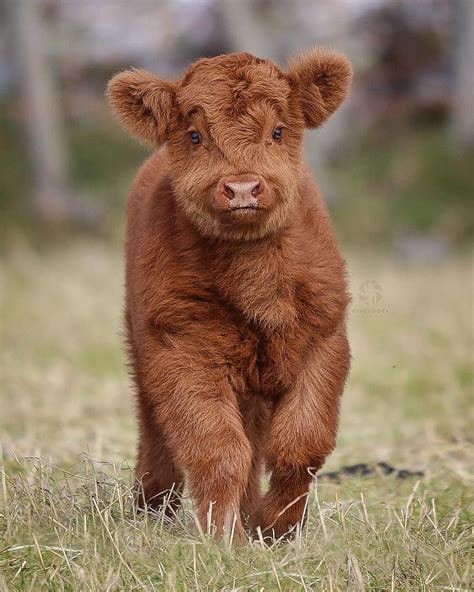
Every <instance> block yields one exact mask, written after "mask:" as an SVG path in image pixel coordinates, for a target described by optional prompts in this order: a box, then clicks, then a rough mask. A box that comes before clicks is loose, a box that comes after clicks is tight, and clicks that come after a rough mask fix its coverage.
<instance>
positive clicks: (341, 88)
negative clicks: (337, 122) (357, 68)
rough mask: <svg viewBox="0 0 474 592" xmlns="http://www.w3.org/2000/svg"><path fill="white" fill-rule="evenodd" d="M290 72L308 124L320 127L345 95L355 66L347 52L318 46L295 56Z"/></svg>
mask: <svg viewBox="0 0 474 592" xmlns="http://www.w3.org/2000/svg"><path fill="white" fill-rule="evenodd" d="M288 76H289V78H290V81H291V83H292V85H293V86H294V87H295V88H296V91H297V93H298V97H299V100H300V105H301V108H302V110H303V114H304V118H305V122H306V127H318V126H320V125H321V124H322V123H324V121H326V119H327V118H328V117H329V116H330V115H331V114H332V113H334V111H335V110H336V109H337V108H338V107H339V105H340V104H341V103H342V101H343V100H344V99H345V97H346V94H347V91H348V89H349V86H350V83H351V80H352V66H351V64H350V62H349V60H348V59H347V58H346V57H345V56H344V54H342V53H339V52H335V51H330V50H328V49H323V48H319V47H317V48H314V49H313V50H311V51H309V52H308V53H304V54H301V55H298V56H296V57H294V58H293V59H292V60H291V61H290V64H289V70H288Z"/></svg>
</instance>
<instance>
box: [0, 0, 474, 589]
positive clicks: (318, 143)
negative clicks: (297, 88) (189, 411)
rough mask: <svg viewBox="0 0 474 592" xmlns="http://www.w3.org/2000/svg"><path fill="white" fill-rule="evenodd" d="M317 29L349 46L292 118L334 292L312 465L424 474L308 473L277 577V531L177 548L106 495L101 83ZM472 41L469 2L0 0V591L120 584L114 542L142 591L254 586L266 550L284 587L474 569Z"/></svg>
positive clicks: (110, 443)
mask: <svg viewBox="0 0 474 592" xmlns="http://www.w3.org/2000/svg"><path fill="white" fill-rule="evenodd" d="M313 45H327V46H331V47H334V48H337V49H340V50H342V51H344V52H346V54H347V55H348V56H349V58H350V60H351V61H352V63H353V65H354V69H355V78H354V84H353V89H352V92H351V94H350V97H349V99H348V100H347V101H346V103H345V104H344V105H343V107H342V108H341V109H340V110H339V111H338V112H337V113H336V114H335V115H334V116H333V117H332V118H331V119H330V120H329V121H328V122H327V124H325V125H324V126H323V127H322V128H321V129H318V130H315V131H311V132H307V133H306V146H305V156H306V159H307V161H308V162H309V163H310V165H311V167H312V168H313V169H314V171H315V174H316V177H317V180H318V182H319V184H320V186H321V188H322V191H323V194H324V197H325V198H326V200H327V202H328V205H329V208H330V210H331V212H332V218H333V221H334V224H335V228H336V232H337V235H338V238H339V240H340V242H341V249H342V252H343V255H344V257H345V258H346V259H347V262H348V275H349V279H350V289H351V295H352V305H351V307H350V314H349V335H350V342H351V348H352V356H353V359H352V369H351V373H350V377H349V380H348V383H347V386H346V390H345V394H344V398H343V404H342V413H341V423H340V429H339V434H338V442H337V447H336V450H335V451H334V453H333V454H332V455H331V457H330V459H329V460H328V462H327V464H326V466H325V469H324V470H326V471H334V470H339V469H340V468H341V467H344V466H347V465H351V464H356V463H368V464H369V465H372V466H374V464H375V463H377V462H380V461H384V462H387V463H388V464H390V465H392V466H395V467H397V468H399V469H410V470H421V471H422V472H423V476H417V477H416V478H414V477H409V478H406V479H397V478H396V477H395V476H394V475H393V474H392V475H385V474H381V472H380V471H377V470H376V471H375V472H373V473H371V474H370V475H368V476H360V475H359V476H357V475H353V476H351V477H347V478H343V479H342V480H341V482H340V483H336V482H334V483H333V482H328V481H327V480H324V479H318V482H317V486H316V487H317V491H318V498H317V499H316V498H311V500H312V501H310V502H309V508H310V510H309V512H310V519H309V527H308V531H307V532H308V533H309V534H308V537H307V538H306V539H305V540H306V542H305V543H304V545H302V546H300V545H299V544H298V545H296V546H295V547H294V549H295V550H296V551H295V553H296V555H294V557H295V559H294V561H293V560H292V559H291V552H290V550H289V549H291V548H292V547H285V548H283V547H282V548H281V549H280V551H278V553H279V555H278V556H279V557H280V558H281V563H278V564H277V566H279V567H278V569H279V571H280V574H281V573H282V572H285V574H287V575H288V577H290V576H291V582H290V581H289V580H286V581H285V580H282V581H284V582H285V583H284V584H282V586H283V587H280V583H279V580H278V577H277V573H276V571H275V563H274V558H275V553H277V551H276V550H275V553H273V552H272V553H271V554H266V553H264V554H260V553H257V552H254V553H255V554H251V553H250V549H249V554H247V553H245V555H242V556H241V557H247V559H245V561H248V562H250V563H245V561H244V562H242V561H241V559H240V558H239V559H238V560H236V561H235V562H234V563H231V562H228V561H227V560H226V561H221V560H220V559H218V560H217V561H216V555H214V554H212V555H209V556H207V557H208V558H207V559H206V556H205V557H204V561H203V560H202V559H201V558H200V555H198V559H197V560H196V555H195V551H196V548H197V549H198V552H199V553H201V552H203V551H202V548H201V550H200V551H199V549H200V547H199V546H198V547H196V545H195V543H194V539H193V538H190V537H189V535H188V534H183V533H182V531H181V530H180V528H181V527H179V528H175V529H172V528H171V527H169V526H168V525H166V524H165V528H164V529H163V522H162V521H161V519H160V520H159V522H160V524H161V526H159V527H157V524H156V523H155V520H149V521H141V520H140V521H136V522H135V521H132V522H130V520H131V519H129V515H130V516H131V515H132V512H131V506H130V511H128V510H126V512H125V514H124V509H123V501H122V500H126V499H129V502H130V496H128V498H127V497H126V496H127V494H126V491H129V490H127V489H125V493H124V495H123V496H122V493H120V494H119V493H118V492H119V490H120V491H122V492H123V491H124V489H123V483H125V484H126V483H131V482H132V472H131V470H130V467H133V465H134V456H135V447H136V439H137V433H136V420H135V410H134V404H133V397H132V387H131V384H130V380H129V378H128V375H127V366H126V361H125V355H124V348H123V338H122V333H123V322H122V306H123V305H122V302H123V256H122V236H123V226H124V210H125V208H124V203H125V199H126V194H127V192H128V188H129V185H130V182H131V180H132V177H133V175H134V172H135V170H136V168H137V166H138V165H139V163H140V162H141V161H142V160H143V159H144V158H145V157H146V154H147V149H145V148H144V147H142V146H140V145H139V144H138V143H137V142H135V141H133V140H132V139H131V138H129V137H128V136H127V134H126V133H125V132H124V131H123V130H122V129H121V128H120V127H119V125H118V124H117V122H115V121H114V120H113V118H112V117H111V115H110V113H109V111H108V108H107V105H106V101H105V99H104V91H105V87H106V84H107V81H108V80H109V79H110V77H111V76H112V75H113V74H114V73H116V72H117V71H119V70H121V69H124V68H130V67H132V66H135V67H137V66H138V67H142V68H146V69H149V70H151V71H153V72H156V73H157V74H158V75H160V76H162V77H170V78H171V77H175V76H176V77H177V76H179V75H180V73H181V72H182V71H183V70H184V68H185V67H186V66H187V65H188V64H189V63H190V62H192V61H194V60H195V59H196V58H198V57H202V56H212V55H215V54H219V53H222V52H231V51H236V50H245V51H250V52H252V53H255V54H257V55H259V56H261V57H271V58H273V59H275V60H277V61H279V62H280V63H282V64H283V65H284V64H285V61H286V59H287V57H288V56H290V55H291V54H292V53H294V52H297V51H299V50H302V49H307V48H310V47H311V46H313ZM473 64H474V0H0V473H2V476H1V478H0V480H1V481H2V487H0V540H1V541H2V543H3V545H2V546H3V549H2V550H1V551H0V555H1V557H0V589H2V590H4V589H5V590H6V589H8V584H6V583H5V582H6V580H4V579H2V577H5V578H7V581H11V582H12V584H11V589H12V590H13V589H15V590H17V589H18V590H20V589H28V590H32V589H48V590H49V589H52V588H51V586H52V587H53V588H54V589H71V586H72V587H73V588H74V589H83V588H84V589H86V588H87V589H90V590H124V589H126V590H129V589H132V588H133V589H136V583H137V582H136V580H135V579H133V578H131V576H130V567H129V566H130V565H132V566H133V569H136V568H137V569H138V570H139V571H138V572H137V573H140V577H142V575H143V578H145V574H146V575H147V576H149V575H151V576H152V577H153V578H154V581H155V582H156V583H157V587H156V589H160V590H161V589H166V590H184V589H186V590H188V589H189V590H191V589H192V590H194V589H196V590H197V589H200V590H201V589H202V590H204V589H205V590H208V589H210V588H209V585H210V581H211V580H212V582H213V586H215V589H222V590H224V589H225V590H227V589H229V590H230V587H231V584H230V582H232V581H233V582H234V584H235V582H239V584H238V585H239V586H240V585H241V584H242V585H243V586H244V587H245V588H246V589H247V583H248V589H257V588H258V589H259V590H260V589H261V590H264V589H265V590H274V589H276V588H275V580H273V579H272V578H273V574H275V578H276V582H277V583H278V589H280V590H283V589H284V590H290V589H291V590H296V589H297V588H296V585H295V581H296V579H295V577H297V579H298V581H299V580H300V576H301V582H303V575H301V574H302V573H304V574H305V576H304V581H305V582H312V581H314V582H316V581H317V580H315V579H314V577H315V574H320V573H321V572H322V575H321V577H322V578H323V580H321V581H323V583H324V582H326V585H322V584H321V586H319V584H315V586H316V588H317V589H318V590H319V589H321V590H326V589H327V590H333V589H341V590H346V589H351V590H352V589H353V590H356V589H357V590H362V589H365V588H364V586H363V583H361V582H362V579H363V580H364V581H365V582H366V583H367V589H371V590H372V589H373V590H389V589H397V590H398V589H400V590H405V589H410V590H427V589H435V588H436V589H446V590H447V589H449V590H451V589H452V590H454V589H456V590H468V589H469V590H470V589H472V581H471V580H472V561H471V558H470V557H469V552H468V549H469V539H468V536H469V534H470V533H472V524H473V516H474V498H473V495H472V492H473V491H474V488H473V485H474V474H473V467H474V436H473V434H474V430H473V426H474V417H473V414H474V405H473V390H474V389H473V382H474V375H473V368H474V365H473V353H474V339H473V325H472V311H473V304H474V298H473V286H474V283H473V281H472V280H473V266H472V262H473V259H472V245H473V238H474V216H473V207H472V202H473V195H474V175H473V172H474V116H473V105H474V76H473V72H474V69H473ZM120 488H121V489H120ZM67 492H69V493H67ZM116 492H117V493H116ZM84 500H86V501H84ZM101 500H102V501H101ZM316 501H317V503H316ZM97 503H100V504H101V505H100V507H99V505H97ZM91 504H92V505H91ZM320 504H321V505H320ZM361 504H362V506H363V511H362V506H361ZM118 506H120V509H119V507H118ZM127 507H128V506H127ZM321 508H322V509H321ZM335 508H337V511H336V510H335ZM339 508H342V509H343V511H340V510H339ZM323 516H327V518H326V519H325V520H323ZM338 516H339V518H338ZM341 516H342V517H341ZM346 521H347V522H346ZM325 522H326V524H327V530H326V526H324V524H325ZM101 523H103V525H104V529H102V530H101V528H102V527H101V526H100V524H101ZM86 524H87V525H88V529H87V528H86ZM321 524H322V527H323V531H321V530H320V526H321ZM374 525H375V526H374ZM109 527H110V530H109ZM112 532H113V534H111V533H112ZM183 532H184V531H183ZM81 533H82V534H81ZM109 537H110V539H109ZM120 537H121V538H120ZM145 541H152V542H153V543H148V542H147V543H145ZM33 543H34V544H33ZM111 543H112V545H111ZM9 545H13V546H11V547H10V546H9ZM40 545H43V546H42V547H41V548H42V549H43V550H42V551H40ZM44 545H46V546H44ZM117 545H118V546H119V547H120V548H121V549H122V553H123V557H125V559H124V558H123V557H122V555H121V554H120V553H119V556H120V560H121V561H120V563H119V559H118V556H115V551H114V549H113V548H112V547H114V548H117V551H118V546H117ZM147 545H149V546H147ZM152 545H153V546H152ZM65 549H67V552H68V556H69V559H68V556H66V551H65ZM287 549H288V550H287ZM304 549H307V550H306V551H304ZM300 551H301V552H303V553H305V554H304V555H301V554H300ZM156 553H158V555H157V554H156ZM212 553H214V551H212ZM111 554H114V561H115V567H114V564H113V562H112V560H111V557H112V555H111ZM63 555H64V557H63ZM346 555H347V556H346ZM157 556H158V557H159V561H158V562H157V561H156V558H157ZM288 557H290V559H288ZM183 558H184V559H183ZM356 558H358V559H356ZM320 560H321V561H320ZM292 561H293V563H292ZM45 562H46V563H45ZM196 563H197V564H198V565H200V563H202V566H203V568H199V573H197V572H196ZM122 564H123V565H122ZM316 564H317V565H316ZM45 565H46V566H47V567H45ZM71 565H72V567H71ZM321 565H322V567H321V568H320V566H321ZM163 566H165V567H163ZM204 566H205V567H204ZM76 568H77V569H76ZM125 568H126V569H125ZM2 569H3V570H4V572H3V573H4V574H6V575H5V576H2ZM213 569H214V570H215V571H212V570H213ZM210 570H211V571H210ZM255 570H256V573H254V575H253V576H252V578H253V579H252V580H241V576H242V577H243V574H244V573H246V572H247V571H248V572H249V574H250V573H251V572H252V573H253V572H255ZM165 572H166V573H167V575H166V573H165ZM211 573H212V574H215V575H212V576H211V575H210V574H211ZM131 574H132V576H133V572H131ZM183 574H184V575H183ZM265 574H269V575H265ZM295 574H296V575H295ZM298 574H299V575H298ZM351 574H352V575H351ZM361 574H362V575H361ZM356 576H357V577H356ZM197 577H199V580H200V581H201V583H202V587H201V586H199V585H198V581H197V579H196V578H197ZM282 577H283V575H282ZM71 578H72V579H71ZM209 578H211V580H210V579H209ZM350 578H355V579H353V581H352V584H351V585H350V583H349V579H350ZM359 580H360V581H359ZM257 581H258V582H259V584H258V586H257ZM21 582H23V583H24V586H25V587H22V586H21ZM42 582H43V583H44V585H43V586H42ZM45 582H46V583H45ZM127 582H128V583H127ZM159 582H165V584H163V586H162V587H160V584H159ZM183 582H184V583H183ZM186 582H187V584H186ZM251 582H254V584H252V585H251ZM269 582H270V583H269ZM357 582H359V584H357V585H356V583H357ZM53 584H54V585H53ZM150 584H151V580H150ZM232 586H233V584H232ZM303 586H304V589H305V590H307V589H308V590H309V589H312V587H311V585H310V584H309V583H308V585H306V583H304V584H303ZM149 589H151V587H150V588H149ZM153 589H155V587H154V586H153ZM213 589H214V588H213ZM232 589H234V587H232ZM239 589H241V588H239ZM298 589H303V587H302V588H298Z"/></svg>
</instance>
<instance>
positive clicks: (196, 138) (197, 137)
mask: <svg viewBox="0 0 474 592" xmlns="http://www.w3.org/2000/svg"><path fill="white" fill-rule="evenodd" d="M191 142H192V143H193V144H196V145H197V144H200V143H201V134H200V133H199V132H191Z"/></svg>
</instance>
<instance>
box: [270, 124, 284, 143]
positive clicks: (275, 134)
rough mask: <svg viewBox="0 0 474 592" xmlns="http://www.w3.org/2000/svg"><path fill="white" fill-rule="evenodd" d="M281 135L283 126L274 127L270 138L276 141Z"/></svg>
mask: <svg viewBox="0 0 474 592" xmlns="http://www.w3.org/2000/svg"><path fill="white" fill-rule="evenodd" d="M282 135H283V128H282V127H276V128H275V129H274V130H273V134H272V138H273V139H274V140H276V141H277V142H278V141H279V140H281V137H282Z"/></svg>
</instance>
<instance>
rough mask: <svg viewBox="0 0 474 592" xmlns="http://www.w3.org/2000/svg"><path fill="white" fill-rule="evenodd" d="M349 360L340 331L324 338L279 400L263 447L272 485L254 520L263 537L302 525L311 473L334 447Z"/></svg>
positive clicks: (345, 344) (286, 533) (344, 338)
mask: <svg viewBox="0 0 474 592" xmlns="http://www.w3.org/2000/svg"><path fill="white" fill-rule="evenodd" d="M349 359H350V353H349V346H348V342H347V338H346V336H345V334H344V333H343V332H342V331H341V332H336V333H334V334H333V335H331V336H329V337H325V338H324V339H322V340H321V341H320V342H319V343H317V344H316V346H315V348H314V351H313V352H312V353H311V354H310V356H309V358H308V360H307V363H306V366H305V368H304V370H303V371H302V373H301V374H300V376H299V377H298V379H297V381H296V383H295V385H294V387H293V388H292V389H291V390H290V391H289V392H287V393H286V394H285V395H284V396H283V397H282V398H281V399H280V401H279V402H278V403H277V406H276V408H275V411H274V413H273V416H272V418H271V425H270V430H269V435H268V442H267V447H266V460H267V467H268V468H269V469H270V470H271V472H272V474H271V478H270V488H269V491H268V493H266V495H265V496H264V498H263V500H262V503H261V505H260V507H259V509H258V510H257V512H256V515H255V517H254V520H253V523H254V526H260V528H261V530H262V533H263V536H264V537H271V538H280V537H281V536H283V535H288V534H289V533H291V532H294V530H295V528H296V526H297V525H298V524H300V525H301V524H302V520H303V514H304V508H305V504H306V497H307V494H308V490H309V485H310V483H311V480H312V475H314V473H315V471H317V470H318V469H319V468H320V467H321V466H322V464H323V463H324V460H325V458H326V456H327V455H328V454H329V453H330V452H331V451H332V449H333V448H334V445H335V440H336V432H337V424H338V415H339V400H340V397H341V394H342V390H343V388H344V382H345V379H346V376H347V373H348V370H349Z"/></svg>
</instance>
